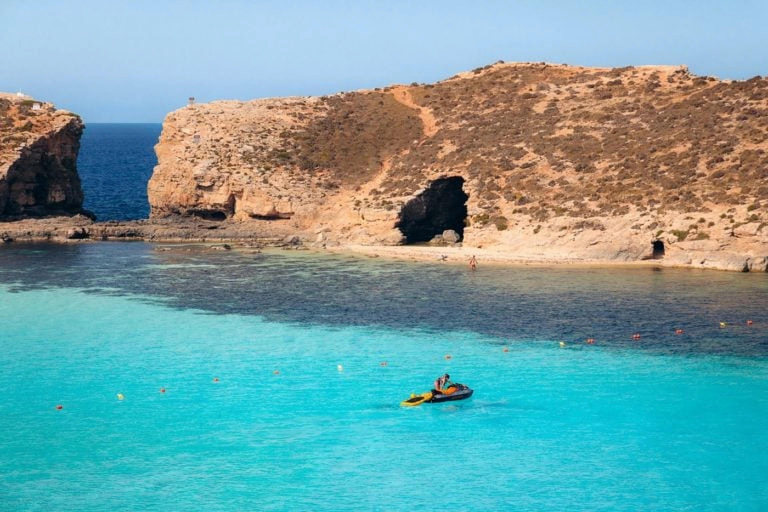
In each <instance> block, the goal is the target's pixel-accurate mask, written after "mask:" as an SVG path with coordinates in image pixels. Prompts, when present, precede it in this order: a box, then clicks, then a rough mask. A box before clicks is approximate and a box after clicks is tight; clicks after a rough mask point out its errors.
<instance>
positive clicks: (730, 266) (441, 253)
mask: <svg viewBox="0 0 768 512" xmlns="http://www.w3.org/2000/svg"><path fill="white" fill-rule="evenodd" d="M258 224H259V225H254V223H247V222H246V223H242V222H219V221H209V220H200V219H189V218H183V217H180V218H164V219H148V220H137V221H108V222H95V221H93V220H91V219H90V218H89V217H86V216H82V215H78V216H73V217H53V218H41V219H25V220H19V221H15V222H2V223H0V247H1V246H2V245H3V244H9V243H35V242H53V243H89V242H98V241H126V242H127V241H146V242H153V243H164V244H176V243H179V244H188V243H200V244H209V245H212V246H216V247H215V248H218V249H221V248H225V249H235V250H236V249H238V248H254V247H257V248H267V247H279V248H288V249H297V250H300V249H306V250H315V251H328V252H334V253H348V254H358V255H361V256H366V257H383V258H392V259H397V260H406V261H440V262H446V263H466V262H467V261H469V258H470V257H471V256H476V257H477V258H478V260H479V261H480V263H481V265H485V264H494V265H504V264H541V265H562V264H568V265H575V264H583V265H600V266H637V265H653V266H660V267H687V268H702V269H713V270H729V271H737V272H766V271H768V258H766V257H755V256H748V255H745V253H746V252H747V251H746V250H745V251H742V252H739V251H722V250H717V248H716V247H713V246H712V245H706V244H701V243H689V244H687V245H685V246H684V248H676V247H674V248H672V249H671V250H670V251H669V252H668V253H667V254H665V255H664V257H663V258H653V254H652V251H648V253H647V256H646V257H645V258H624V259H621V258H613V259H606V258H602V257H599V256H596V257H584V256H581V255H578V254H574V253H571V254H568V253H564V252H558V251H557V250H550V251H544V250H538V251H533V250H528V251H526V250H524V249H523V248H520V250H509V249H508V248H506V247H495V246H490V247H478V246H472V245H469V246H468V245H464V244H462V243H460V242H459V243H440V242H435V243H432V244H423V245H422V244H420V245H371V244H355V243H346V242H339V241H337V240H334V239H333V238H332V237H329V235H328V234H327V233H326V232H324V231H319V232H316V233H309V232H299V231H295V230H293V229H292V228H291V226H290V225H288V224H287V223H285V224H283V225H279V224H278V225H276V224H274V223H270V222H262V223H258ZM522 243H524V241H521V244H522Z"/></svg>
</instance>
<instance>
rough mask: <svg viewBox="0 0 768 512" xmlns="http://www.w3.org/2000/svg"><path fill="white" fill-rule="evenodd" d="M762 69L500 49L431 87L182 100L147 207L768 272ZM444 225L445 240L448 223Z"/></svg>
mask: <svg viewBox="0 0 768 512" xmlns="http://www.w3.org/2000/svg"><path fill="white" fill-rule="evenodd" d="M767 141H768V80H767V79H763V78H761V77H755V78H753V79H750V80H746V81H722V80H718V79H716V78H713V77H701V76H694V75H692V74H691V73H689V72H688V70H687V69H686V68H685V67H664V66H648V67H626V68H616V69H602V68H583V67H574V66H567V65H552V64H546V63H539V64H507V63H501V62H500V63H497V64H494V65H491V66H486V67H484V68H478V69H476V70H473V71H471V72H467V73H462V74H460V75H457V76H454V77H451V78H449V79H447V80H444V81H441V82H438V83H435V84H411V85H410V86H390V87H385V88H383V89H376V90H372V91H357V92H349V93H340V94H337V95H333V96H327V97H319V98H283V99H264V100H256V101H248V102H236V101H220V102H213V103H210V104H197V105H190V106H187V107H185V108H182V109H180V110H177V111H175V112H172V113H171V114H169V115H168V116H167V118H166V120H165V123H164V126H163V132H162V135H161V138H160V142H159V144H158V145H157V147H156V150H157V154H158V160H159V163H158V166H157V167H156V168H155V171H154V174H153V176H152V179H151V180H150V183H149V188H148V192H149V200H150V205H151V211H152V214H151V215H152V217H153V218H162V217H168V216H174V215H181V216H192V217H195V216H196V217H202V218H206V219H209V220H210V219H215V220H221V221H222V222H224V223H231V222H237V223H242V224H244V225H251V226H252V228H253V229H254V230H258V229H259V226H266V225H267V224H268V225H269V226H270V229H272V230H275V229H277V228H278V227H279V228H280V229H282V230H284V231H285V232H286V233H289V232H293V233H297V234H300V235H301V236H303V237H304V238H305V239H311V240H313V241H318V242H322V243H326V244H335V243H363V244H401V243H416V242H427V241H432V242H433V243H439V242H440V241H441V240H443V242H444V243H446V242H450V241H451V237H453V236H454V232H455V234H456V236H457V237H458V238H459V239H460V240H461V241H462V243H463V244H464V246H465V247H484V248H496V249H498V250H503V251H506V252H508V253H509V254H514V255H517V256H519V257H520V258H521V259H542V260H589V261H606V260H611V261H632V260H640V259H659V260H662V261H664V262H667V263H670V264H681V265H692V266H703V267H715V268H732V269H737V270H746V269H753V270H765V269H766V265H768V261H767V260H766V258H765V257H766V256H768V215H766V212H765V205H766V204H768V153H766V151H767V150H768V142H767ZM446 230H450V231H449V232H448V233H447V234H446V235H447V236H446V237H445V238H442V237H443V232H445V231H446Z"/></svg>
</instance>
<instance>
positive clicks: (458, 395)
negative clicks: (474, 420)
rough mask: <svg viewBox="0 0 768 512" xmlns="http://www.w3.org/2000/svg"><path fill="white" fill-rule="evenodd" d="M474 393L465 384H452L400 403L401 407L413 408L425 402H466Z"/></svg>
mask: <svg viewBox="0 0 768 512" xmlns="http://www.w3.org/2000/svg"><path fill="white" fill-rule="evenodd" d="M472 393H474V391H473V390H472V389H471V388H469V386H465V385H464V384H459V383H451V385H450V386H448V387H447V388H445V389H442V390H440V391H437V390H436V389H433V390H432V391H427V392H426V393H421V394H420V395H411V397H410V398H408V399H406V400H403V401H402V402H400V405H402V406H406V407H413V406H416V405H421V404H423V403H424V402H428V403H431V404H434V403H440V402H449V401H453V400H465V399H467V398H469V397H471V396H472Z"/></svg>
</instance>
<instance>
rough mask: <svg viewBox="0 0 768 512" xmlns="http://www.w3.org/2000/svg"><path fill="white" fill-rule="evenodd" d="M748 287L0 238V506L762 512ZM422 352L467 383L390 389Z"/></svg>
mask: <svg viewBox="0 0 768 512" xmlns="http://www.w3.org/2000/svg"><path fill="white" fill-rule="evenodd" d="M767 290H768V282H766V279H765V278H764V276H761V275H742V274H731V273H719V272H698V271H686V270H681V271H676V270H668V269H664V270H662V271H653V270H651V269H634V270H621V271H619V270H611V269H588V268H581V269H579V268H570V269H567V268H565V269H543V268H535V267H525V268H509V269H501V268H498V269H493V268H490V267H486V266H481V267H480V269H479V270H478V271H477V272H475V273H470V272H468V271H467V270H466V269H465V268H464V267H452V266H446V265H433V264H401V263H395V262H387V261H379V260H363V259H353V258H345V257H339V256H319V255H312V254H308V253H293V252H275V253H267V254H261V255H258V254H235V253H218V252H213V251H205V250H192V251H189V252H187V251H179V250H174V251H168V252H165V251H157V250H155V249H154V247H153V246H152V245H148V244H141V243H137V244H116V243H113V244H83V245H72V246H66V247H56V246H44V245H34V246H21V245H15V246H8V247H3V248H2V250H0V318H2V319H3V324H4V328H3V331H2V337H0V353H1V354H2V358H0V503H2V505H0V509H2V510H6V509H7V510H43V509H46V510H104V509H107V508H114V509H118V510H178V509H185V510H387V511H389V510H435V509H441V508H447V509H450V510H633V511H636V510H755V511H757V510H765V509H766V507H768V491H766V486H765V475H766V474H768V456H766V455H765V454H766V453H768V428H767V427H768V419H767V418H768V358H767V357H766V355H767V354H768V345H767V343H768V342H767V341H766V338H768V337H767V336H766V332H768V321H766V319H765V317H764V309H765V304H766V300H765V298H766V291H767ZM748 318H749V319H752V320H754V324H753V325H752V326H749V327H747V326H746V323H745V322H746V319H748ZM720 321H727V322H729V323H731V322H732V325H728V326H727V327H726V328H725V329H720V328H718V322H720ZM678 327H679V328H684V329H685V330H686V334H684V335H681V336H676V335H674V329H675V328H678ZM637 330H640V331H642V333H643V338H642V340H641V341H640V342H634V341H632V340H631V334H632V332H635V331H637ZM586 336H592V337H594V338H595V344H594V345H592V346H588V345H585V344H584V343H582V341H583V338H584V337H586ZM560 340H567V341H568V344H567V346H566V348H560V347H559V344H558V341H560ZM503 347H508V350H509V351H508V352H504V351H503ZM446 354H450V355H451V356H452V357H451V359H446V358H445V355H446ZM383 361H386V362H387V365H386V366H382V365H381V363H382V362H383ZM338 365H343V371H341V372H340V371H339V370H338V369H337V366H338ZM275 371H279V374H275V373H274V372H275ZM444 371H448V372H449V373H451V374H452V376H453V377H454V379H456V380H459V381H462V382H465V383H467V384H469V385H471V386H472V387H473V388H474V389H475V390H476V391H475V396H474V397H473V398H472V399H470V400H468V401H464V402H457V403H455V404H435V405H430V404H427V405H424V406H421V407H418V408H401V407H399V405H398V403H399V402H400V401H401V400H402V399H404V398H406V397H407V396H408V394H409V393H411V392H422V391H425V390H427V389H428V387H429V386H430V384H431V382H432V380H433V379H434V378H435V377H436V376H437V375H439V374H440V373H442V372H444ZM214 378H218V379H219V382H214V381H213V379H214ZM161 387H163V388H165V389H166V392H165V393H160V392H159V390H160V388H161ZM117 393H122V394H123V395H124V396H125V399H124V400H122V401H120V400H118V399H117V397H116V395H117ZM56 404H62V405H63V406H64V408H63V409H62V410H60V411H57V410H56V409H55V405H56Z"/></svg>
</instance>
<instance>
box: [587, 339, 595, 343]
mask: <svg viewBox="0 0 768 512" xmlns="http://www.w3.org/2000/svg"><path fill="white" fill-rule="evenodd" d="M594 342H595V338H587V345H592V344H593V343H594Z"/></svg>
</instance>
